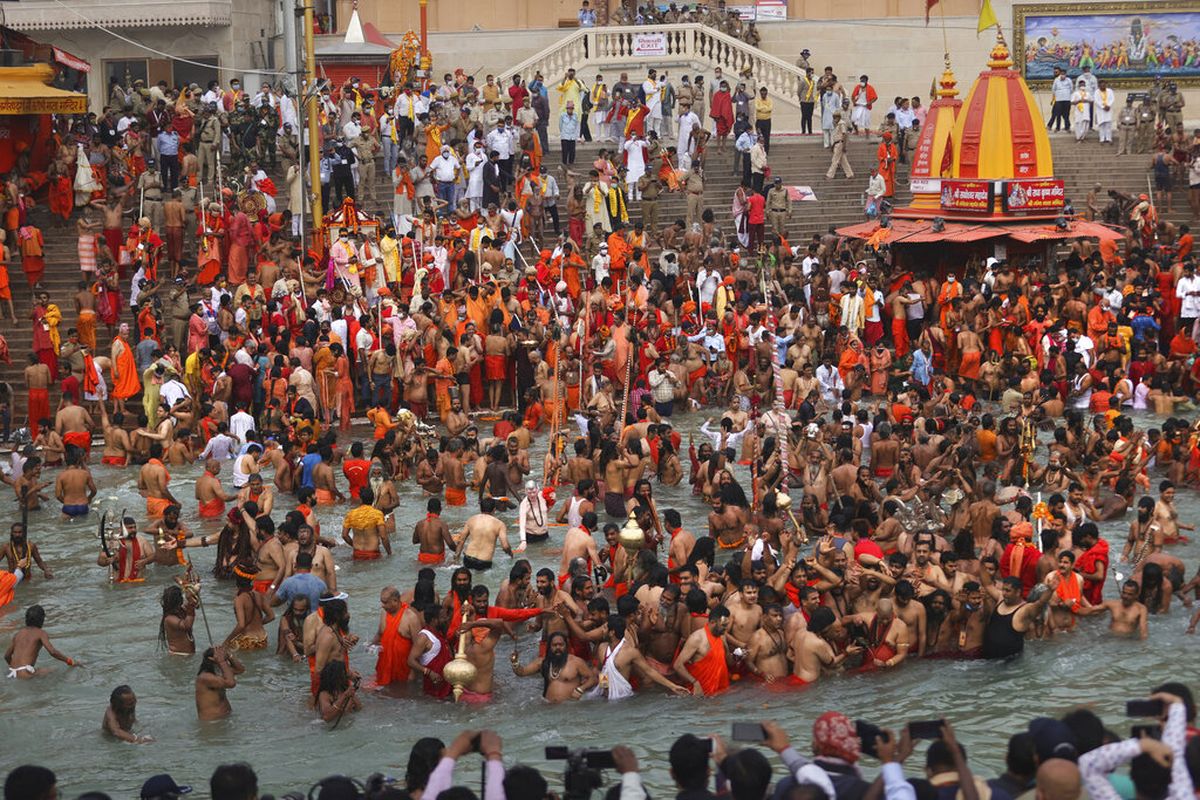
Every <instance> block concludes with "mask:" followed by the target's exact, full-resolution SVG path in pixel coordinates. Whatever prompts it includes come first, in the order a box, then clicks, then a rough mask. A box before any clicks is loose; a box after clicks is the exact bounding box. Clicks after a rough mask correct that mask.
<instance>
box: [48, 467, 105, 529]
mask: <svg viewBox="0 0 1200 800" xmlns="http://www.w3.org/2000/svg"><path fill="white" fill-rule="evenodd" d="M82 459H83V453H82V452H80V451H78V450H72V451H71V454H70V455H69V456H68V458H67V466H66V467H65V468H64V469H63V471H62V472H60V473H58V478H57V480H55V482H54V496H55V497H57V498H58V502H60V503H62V518H63V521H65V522H69V521H71V520H73V519H80V518H81V517H86V516H87V515H88V512H89V511H90V509H91V503H92V498H93V497H95V496H96V482H95V481H93V480H92V473H91V472H89V471H88V468H87V467H85V466H84V465H83V462H82Z"/></svg>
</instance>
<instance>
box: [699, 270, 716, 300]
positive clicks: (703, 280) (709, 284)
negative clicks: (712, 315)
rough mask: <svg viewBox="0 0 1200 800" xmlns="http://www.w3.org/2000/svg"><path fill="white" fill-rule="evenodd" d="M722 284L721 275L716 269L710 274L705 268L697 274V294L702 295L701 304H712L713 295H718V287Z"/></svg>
mask: <svg viewBox="0 0 1200 800" xmlns="http://www.w3.org/2000/svg"><path fill="white" fill-rule="evenodd" d="M720 283H721V273H719V272H717V271H716V270H715V269H714V270H713V271H711V272H709V271H708V270H707V269H705V268H704V267H701V268H700V271H699V272H698V273H696V292H697V293H699V295H700V302H701V303H708V304H710V305H711V304H712V301H713V295H714V294H716V293H717V286H719V285H720Z"/></svg>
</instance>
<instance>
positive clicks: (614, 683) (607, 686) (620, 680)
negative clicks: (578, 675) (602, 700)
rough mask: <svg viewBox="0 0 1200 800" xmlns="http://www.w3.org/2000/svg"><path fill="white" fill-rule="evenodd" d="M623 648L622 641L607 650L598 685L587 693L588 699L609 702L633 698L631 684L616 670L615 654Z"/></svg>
mask: <svg viewBox="0 0 1200 800" xmlns="http://www.w3.org/2000/svg"><path fill="white" fill-rule="evenodd" d="M624 646H625V640H624V639H622V640H621V641H620V643H619V644H618V645H617V646H616V647H612V648H609V651H608V655H607V656H605V658H604V666H603V667H601V668H600V683H599V684H597V686H596V688H595V689H592V690H591V691H590V692H588V697H597V698H598V697H607V698H608V699H609V700H610V701H611V700H623V699H624V698H626V697H632V696H633V684H631V683H630V682H629V679H628V678H626V677H625V676H624V675H622V674H621V670H619V669H617V663H616V661H617V653H620V652H621V648H622V647H624Z"/></svg>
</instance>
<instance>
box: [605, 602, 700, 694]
mask: <svg viewBox="0 0 1200 800" xmlns="http://www.w3.org/2000/svg"><path fill="white" fill-rule="evenodd" d="M607 628H608V641H607V642H606V643H605V644H604V646H603V647H602V648H601V649H600V651H599V653H598V654H597V660H598V662H599V663H600V665H601V666H600V683H599V685H598V686H597V687H596V688H595V689H593V690H592V691H591V693H590V694H589V697H604V698H606V699H608V700H621V699H623V698H626V697H630V696H632V695H633V694H634V689H633V683H632V682H631V681H630V678H632V677H634V675H635V674H636V676H637V678H638V680H639V681H641V682H642V685H645V683H646V682H650V683H657V684H658V685H659V686H661V687H663V688H664V689H666V690H667V691H669V692H672V693H674V694H677V695H683V694H687V693H688V690H687V689H686V688H685V687H683V686H680V685H679V684H677V683H675V682H673V681H670V680H667V678H666V677H664V676H663V675H662V674H661V673H660V672H659V671H658V670H656V669H655V668H654V667H651V666H650V664H649V663H648V662H647V661H646V659H645V657H644V656H642V653H641V651H639V650H638V643H637V629H636V628H631V627H628V626H627V625H626V623H625V619H624V617H619V616H616V615H615V614H614V615H613V616H610V617H609V618H608V625H607Z"/></svg>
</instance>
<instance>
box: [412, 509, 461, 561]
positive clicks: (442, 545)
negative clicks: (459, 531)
mask: <svg viewBox="0 0 1200 800" xmlns="http://www.w3.org/2000/svg"><path fill="white" fill-rule="evenodd" d="M441 515H442V501H441V500H439V499H438V498H436V497H431V498H429V502H428V503H426V504H425V518H424V519H422V520H418V521H417V524H416V525H414V526H413V532H412V543H413V544H415V545H418V546H419V548H420V549H419V551H418V552H417V561H420V562H421V563H422V564H442V563H444V562H445V561H446V548H447V547H449V548H450V549H451V550H453V549H454V537H453V536H451V535H450V526H448V525H447V524H446V522H445V520H443V519H442V516H441Z"/></svg>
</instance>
